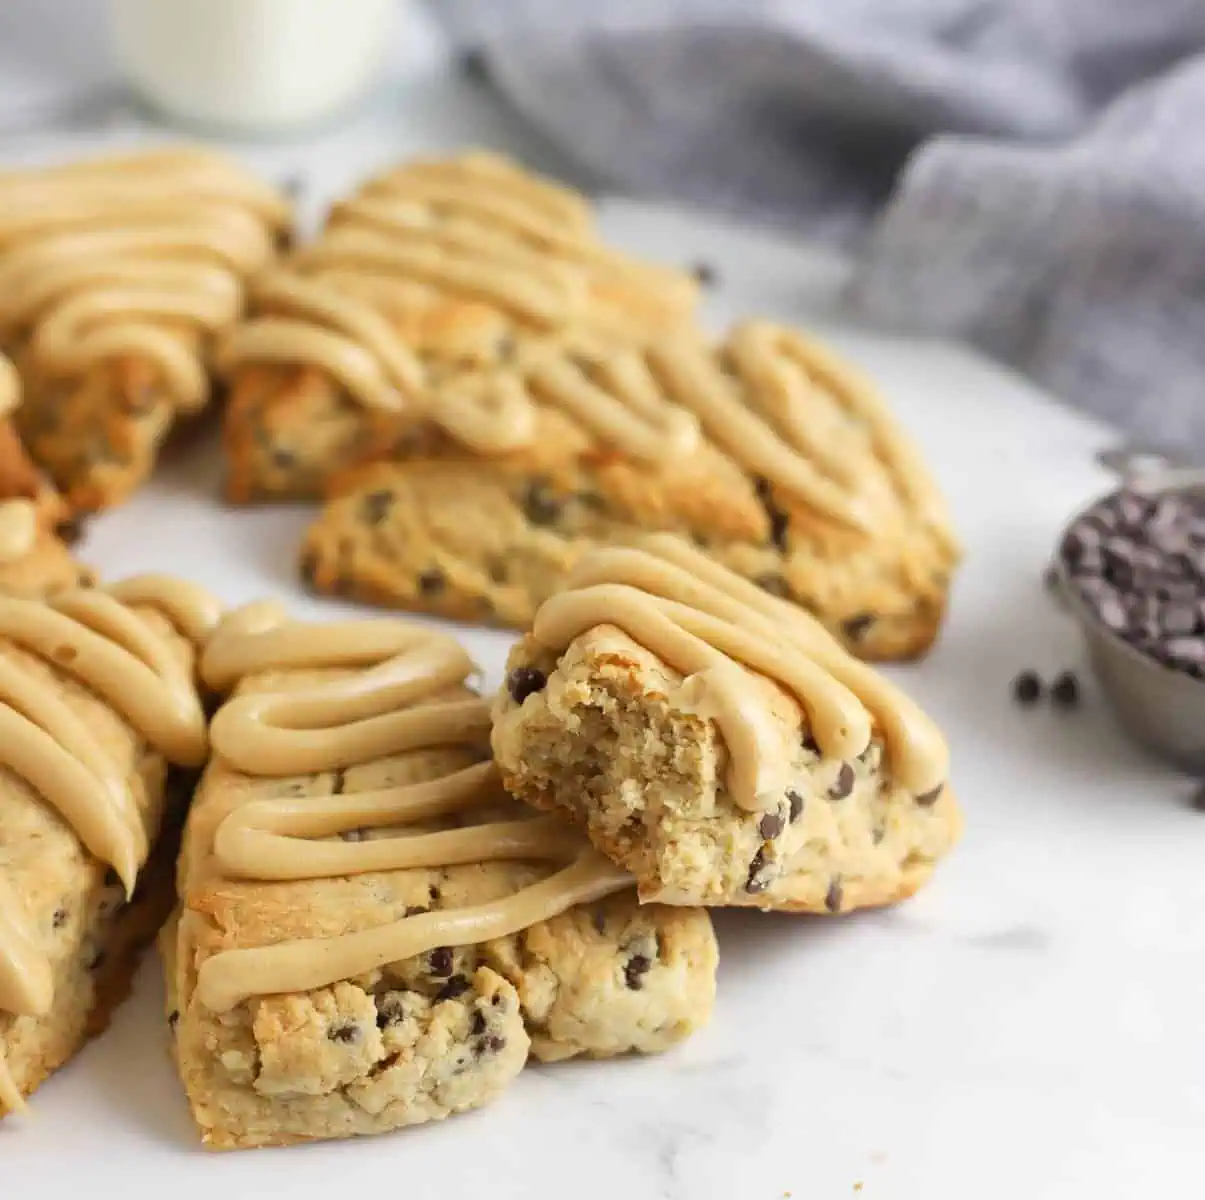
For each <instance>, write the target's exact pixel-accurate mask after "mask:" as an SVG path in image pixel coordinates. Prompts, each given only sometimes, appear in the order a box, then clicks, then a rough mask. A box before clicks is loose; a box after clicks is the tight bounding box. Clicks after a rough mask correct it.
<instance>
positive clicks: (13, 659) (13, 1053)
mask: <svg viewBox="0 0 1205 1200" xmlns="http://www.w3.org/2000/svg"><path fill="white" fill-rule="evenodd" d="M133 611H135V612H136V613H137V615H138V618H139V620H140V621H141V622H143V623H144V624H145V626H146V628H147V629H148V630H149V631H150V632H151V634H152V635H153V636H154V637H155V638H156V640H157V641H158V642H159V643H160V644H161V645H162V646H163V647H164V649H165V651H166V653H167V654H168V655H169V656H170V658H171V659H172V660H173V661H174V662H176V663H177V664H178V665H179V667H180V669H181V670H183V671H186V672H189V673H191V670H192V660H193V651H192V647H191V644H190V643H189V642H188V641H187V640H186V639H185V638H184V637H183V636H182V635H181V634H180V633H178V632H177V631H176V629H175V628H174V626H173V625H172V624H171V623H170V622H169V620H168V619H167V618H166V617H165V616H164V615H163V614H162V613H161V612H159V611H157V610H155V609H151V608H137V609H135V610H133ZM0 665H3V666H4V667H5V668H6V669H7V668H10V667H16V668H18V669H19V670H20V671H21V672H22V673H23V674H24V675H25V676H26V677H27V678H32V679H35V680H38V681H41V682H42V683H45V684H47V685H49V687H50V688H51V690H52V692H53V695H54V696H55V698H56V699H57V701H59V702H60V703H61V704H63V705H64V706H65V707H66V709H67V710H68V711H69V712H70V713H71V714H73V715H74V716H75V717H76V718H78V719H79V720H80V721H82V722H84V723H85V725H86V727H87V729H88V731H89V733H90V734H91V736H92V737H93V738H94V739H95V741H96V743H97V745H98V746H99V747H101V748H102V749H103V752H104V755H105V757H106V759H107V760H109V761H110V762H111V763H113V764H118V763H119V764H121V774H122V776H123V778H124V780H125V787H126V795H127V797H128V803H129V805H130V807H131V810H132V811H133V812H134V813H136V814H137V818H138V821H139V822H140V825H141V829H142V831H143V833H144V834H145V836H146V837H147V839H148V840H149V841H151V842H152V843H156V842H158V841H159V835H160V831H161V829H163V828H164V827H165V826H167V827H169V828H170V826H171V824H172V821H173V819H174V818H173V817H172V816H171V814H172V812H173V810H178V809H179V808H182V807H183V802H184V800H185V799H186V795H187V792H188V790H189V784H188V779H187V776H180V777H179V779H178V780H177V781H176V785H175V788H174V789H172V788H171V787H169V767H168V764H167V761H166V759H165V758H164V756H163V755H162V754H160V753H158V752H157V751H156V750H155V749H154V748H153V747H151V746H150V745H149V744H148V743H147V742H146V741H145V740H144V738H143V736H142V735H141V733H140V732H139V731H138V730H136V729H135V728H134V727H133V726H132V725H131V723H130V722H129V721H128V720H127V719H126V718H125V717H123V716H121V715H120V714H118V713H117V712H116V711H115V710H114V709H113V708H112V707H111V706H110V705H109V704H108V703H107V702H106V701H105V700H103V699H101V697H100V696H99V695H97V693H96V692H94V691H93V690H91V688H90V687H88V686H87V685H86V684H85V683H84V682H81V681H80V680H79V679H77V678H76V677H75V676H74V675H73V674H72V673H71V672H70V671H69V670H67V669H66V668H60V667H58V666H52V665H50V664H49V663H48V662H47V661H46V659H44V658H43V657H41V656H40V655H37V654H33V653H31V652H29V651H27V650H24V649H22V648H20V647H19V646H18V645H16V644H15V643H14V642H12V641H10V640H9V639H7V638H3V639H0ZM165 812H166V813H167V814H168V816H167V817H166V818H165ZM173 845H174V841H173V839H172V838H171V837H170V836H167V837H165V838H164V839H163V840H162V841H161V842H160V844H159V849H158V851H157V853H153V854H152V857H151V859H150V860H149V862H148V863H147V864H146V866H145V867H144V869H143V871H142V872H141V874H140V877H139V883H138V887H137V888H136V890H135V891H134V894H133V897H132V898H131V900H130V902H129V903H126V896H125V890H124V888H123V886H122V884H121V882H120V880H119V879H118V877H117V875H116V873H115V872H114V871H113V870H112V869H111V868H110V867H108V866H107V865H106V864H105V863H104V862H102V861H101V860H100V859H99V858H97V857H96V856H94V855H93V854H91V853H89V851H88V850H87V849H86V848H85V847H84V845H83V844H82V842H81V838H80V835H79V834H78V833H77V832H76V831H75V830H74V829H73V828H71V826H70V825H69V824H68V823H67V821H66V820H65V818H64V817H63V816H62V815H61V814H60V813H59V812H58V811H57V810H56V809H55V808H54V807H52V806H51V804H50V803H49V802H48V801H47V800H46V799H45V798H44V797H43V796H42V795H41V794H40V793H39V792H38V791H37V790H36V789H35V788H34V787H32V786H31V785H30V784H29V783H28V782H27V781H26V780H25V779H24V778H23V777H22V776H21V775H19V774H18V773H16V772H15V771H14V770H12V769H10V768H9V767H7V766H4V767H0V883H2V884H4V885H5V887H6V889H11V894H13V895H15V896H18V897H20V900H21V905H22V909H23V912H22V914H21V924H22V927H23V928H26V929H27V930H28V932H29V933H30V935H31V936H32V938H33V939H34V944H35V947H36V949H37V951H38V953H39V954H44V955H45V957H46V960H47V961H48V963H49V965H50V968H51V973H52V980H53V1002H52V1004H51V1006H50V1008H49V1009H48V1011H46V1012H45V1013H44V1014H42V1015H39V1016H33V1015H17V1014H14V1013H11V1012H5V1011H3V1010H2V1009H0V1056H2V1057H3V1068H4V1069H6V1070H7V1073H8V1075H9V1077H10V1078H11V1080H12V1082H13V1083H15V1085H16V1089H17V1092H18V1093H19V1094H20V1095H21V1096H29V1095H30V1094H31V1093H32V1092H33V1091H34V1090H35V1089H36V1088H37V1087H38V1086H39V1085H40V1084H41V1083H42V1082H43V1081H44V1080H45V1079H46V1078H47V1077H48V1076H49V1075H50V1074H51V1073H52V1072H54V1071H55V1070H57V1069H58V1068H59V1067H60V1066H62V1065H63V1064H64V1063H65V1062H66V1061H67V1060H68V1059H69V1058H70V1057H71V1056H72V1055H73V1054H74V1053H75V1052H76V1051H77V1050H78V1049H79V1048H80V1047H81V1046H82V1045H83V1043H84V1042H85V1041H86V1039H87V1038H89V1037H91V1036H94V1035H95V1034H97V1033H99V1032H100V1031H101V1030H102V1029H103V1028H104V1027H105V1025H106V1024H107V1022H108V1018H109V1015H110V1013H111V1012H112V1010H113V1008H114V1007H115V1006H116V1004H117V1003H119V1002H120V1000H121V999H122V998H123V997H124V995H125V993H126V991H127V989H128V985H129V981H130V978H131V975H132V973H133V969H134V966H135V965H136V963H137V958H138V953H139V951H140V950H141V949H142V947H143V946H144V945H146V944H147V943H148V942H149V941H150V940H151V938H153V936H154V934H155V932H156V930H157V929H158V927H159V924H160V923H161V922H162V920H163V919H164V917H165V916H166V915H167V912H168V910H169V909H170V906H171V897H172V887H171V866H172V863H173V861H174V852H173ZM6 915H10V916H11V914H6ZM7 1112H8V1109H7V1108H6V1107H5V1104H4V1102H3V1099H2V1098H0V1116H3V1115H5V1114H6V1113H7Z"/></svg>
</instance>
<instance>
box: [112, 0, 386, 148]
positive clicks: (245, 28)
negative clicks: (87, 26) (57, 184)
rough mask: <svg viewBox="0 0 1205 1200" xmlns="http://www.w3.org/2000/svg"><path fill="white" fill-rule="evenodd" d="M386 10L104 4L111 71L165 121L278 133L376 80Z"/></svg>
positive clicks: (293, 1)
mask: <svg viewBox="0 0 1205 1200" xmlns="http://www.w3.org/2000/svg"><path fill="white" fill-rule="evenodd" d="M394 2H395V0H110V5H111V11H112V28H113V37H114V42H115V46H116V50H117V54H118V58H119V61H120V63H121V65H122V67H123V68H124V70H125V72H126V75H127V76H128V78H129V80H130V82H131V83H132V84H133V85H134V87H135V88H137V90H138V91H139V92H140V93H141V94H142V95H143V96H144V97H145V99H146V100H148V101H149V102H150V103H151V104H152V105H154V106H155V107H156V108H158V109H159V110H160V111H161V112H163V113H165V114H166V115H168V116H169V117H173V118H176V119H178V120H182V121H185V122H187V123H189V124H194V125H204V126H208V127H210V128H213V129H215V130H226V131H229V132H232V133H241V134H251V135H255V134H262V135H270V134H274V133H282V132H287V131H288V130H289V129H290V128H299V127H302V126H305V125H308V124H311V123H314V122H318V121H321V120H322V119H323V118H324V117H327V116H330V115H332V114H334V113H337V112H338V111H339V110H340V109H345V108H348V107H350V106H351V105H352V104H354V103H355V101H356V100H358V99H359V98H360V97H361V96H363V95H364V93H365V92H366V91H367V90H368V88H369V87H370V86H371V84H372V83H373V82H374V81H375V80H376V78H377V76H378V75H379V73H380V69H381V67H382V65H383V62H384V57H385V50H386V49H387V47H388V44H389V38H390V34H391V33H392V19H393V15H394V13H393V9H394Z"/></svg>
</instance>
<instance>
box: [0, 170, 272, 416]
mask: <svg viewBox="0 0 1205 1200" xmlns="http://www.w3.org/2000/svg"><path fill="white" fill-rule="evenodd" d="M287 223H288V210H287V208H286V206H285V205H284V202H283V201H282V200H281V199H280V198H279V197H278V196H277V195H276V194H275V192H273V191H272V189H270V188H269V187H267V185H265V184H263V183H260V182H259V181H257V180H255V179H254V178H253V177H251V176H250V175H248V174H246V173H245V172H243V171H242V170H241V169H240V168H239V167H237V166H236V165H235V164H234V163H233V162H230V161H228V160H226V159H224V158H222V157H220V156H218V155H215V154H210V153H208V152H205V151H201V150H179V151H170V152H163V151H161V152H152V153H147V154H143V155H134V156H130V157H126V158H116V159H99V160H97V161H95V162H89V163H84V164H79V165H76V166H72V167H59V168H50V169H46V170H38V171H26V172H12V173H5V174H0V338H3V340H4V341H6V342H10V343H11V342H17V341H19V342H27V343H28V347H29V349H28V356H29V362H30V367H31V369H34V370H36V371H37V372H39V373H40V374H42V375H44V376H46V377H49V378H54V377H61V376H65V375H76V374H79V373H81V372H84V371H86V370H88V369H89V368H90V367H91V366H93V365H94V364H96V363H97V362H100V361H102V360H106V359H110V358H112V357H114V356H119V355H131V356H137V357H139V358H143V359H147V360H149V361H151V362H153V363H154V364H155V365H156V367H157V368H158V371H159V373H160V375H161V377H162V381H163V386H164V387H165V389H166V390H167V392H168V394H169V395H170V396H171V397H172V400H173V401H174V403H176V404H177V405H178V406H179V407H180V408H182V409H195V408H197V407H199V406H200V405H202V404H203V403H204V402H205V400H206V398H207V395H208V389H209V381H208V377H207V373H206V368H205V364H204V363H203V362H202V361H201V358H200V356H199V354H198V352H197V350H196V349H195V346H194V335H195V334H196V333H200V334H202V335H211V334H213V333H216V332H217V331H219V330H220V329H223V328H225V327H227V326H229V325H231V324H232V323H233V322H234V321H235V320H236V318H237V317H238V315H239V313H240V312H241V310H242V304H243V288H242V280H243V279H244V278H245V277H246V276H248V275H250V274H251V273H253V272H255V271H257V270H259V269H260V268H261V267H262V266H263V265H264V264H265V263H266V262H267V261H268V260H269V259H270V258H271V257H272V256H273V255H274V253H275V242H276V238H277V236H278V234H279V233H280V232H281V230H283V229H284V228H285V227H286V226H287Z"/></svg>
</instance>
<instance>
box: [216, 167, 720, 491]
mask: <svg viewBox="0 0 1205 1200" xmlns="http://www.w3.org/2000/svg"><path fill="white" fill-rule="evenodd" d="M696 302H697V287H696V285H695V283H694V281H693V280H692V279H691V278H690V277H689V276H688V275H687V274H686V273H684V272H681V271H675V270H669V269H665V268H661V267H656V266H652V265H650V264H645V263H640V262H637V261H635V260H632V259H629V258H627V257H626V256H624V255H622V254H620V253H618V252H616V251H614V250H612V249H610V248H609V247H607V246H605V245H604V244H603V243H602V242H601V241H600V240H599V238H598V236H597V234H596V232H595V230H594V221H593V214H592V212H591V210H590V206H589V204H588V202H587V201H586V199H585V198H584V197H582V196H579V195H577V194H576V193H575V192H573V191H571V190H570V189H568V188H565V187H563V186H560V185H558V184H554V183H553V182H552V181H550V180H547V179H542V178H540V177H539V176H536V175H533V174H530V173H528V172H526V171H524V170H522V168H520V167H518V166H517V165H515V164H514V163H511V162H509V161H508V160H506V159H504V158H502V157H500V156H498V155H494V154H486V153H482V152H468V153H466V154H461V155H457V156H454V157H451V158H447V159H419V160H414V161H411V162H409V163H405V164H403V165H401V166H399V167H397V168H394V169H393V170H391V171H388V172H386V173H384V174H382V175H379V176H377V177H375V178H373V179H370V180H369V181H368V182H366V183H365V184H363V185H362V186H361V187H360V188H359V189H357V191H356V192H355V193H354V194H352V195H351V196H349V197H348V198H347V199H346V200H345V201H343V202H342V203H340V204H337V205H336V206H335V207H334V208H333V209H332V212H331V214H330V216H329V218H328V220H327V222H326V225H325V228H324V231H323V234H322V236H321V237H320V238H319V240H318V241H317V242H316V243H315V244H314V245H311V246H308V247H305V248H303V249H302V250H300V251H298V252H297V253H295V254H294V255H292V256H291V257H290V258H289V259H287V260H286V261H285V262H284V263H283V264H282V266H281V269H280V270H278V271H276V272H274V273H272V274H271V275H270V276H269V277H267V278H265V279H263V280H261V281H260V285H259V287H258V288H257V298H256V304H255V307H254V310H253V313H252V316H251V317H250V318H249V319H248V320H247V321H246V322H244V324H243V325H242V326H241V327H240V328H238V329H236V330H233V331H232V332H231V333H230V334H229V335H228V336H227V337H226V338H224V339H223V345H222V350H221V353H220V355H219V361H220V363H221V365H222V367H223V370H224V372H225V374H226V375H227V377H228V379H229V384H230V402H229V405H228V407H227V410H226V419H225V437H226V450H227V455H228V460H229V474H228V481H227V493H228V495H229V496H230V498H231V499H232V500H235V501H238V502H244V503H245V502H248V501H252V500H260V499H280V498H292V499H301V498H314V497H317V496H320V495H321V494H322V492H323V491H324V487H325V484H326V481H327V480H329V479H330V478H331V477H332V476H334V475H336V474H338V473H339V472H341V471H344V470H347V469H349V468H352V467H355V466H357V465H361V464H363V463H366V462H372V461H377V460H381V459H385V458H389V457H391V456H394V455H395V454H397V453H399V452H402V451H404V450H406V449H407V447H408V439H409V437H410V433H411V427H412V426H413V424H414V421H415V417H416V416H417V415H418V412H419V410H421V409H422V408H423V407H424V405H425V404H426V403H427V401H428V398H430V399H431V400H433V401H437V400H438V397H439V395H440V394H441V393H442V392H443V390H444V389H445V388H446V387H447V386H448V385H449V384H450V383H451V382H453V381H454V380H455V379H456V378H457V377H459V376H461V375H462V374H464V373H470V374H471V373H473V372H476V371H479V370H482V369H489V368H492V367H494V366H497V365H498V364H503V363H506V362H508V361H510V360H511V359H512V358H513V357H514V356H515V355H516V354H517V353H526V352H528V351H530V350H531V349H533V348H535V347H538V346H555V345H561V344H565V343H569V344H574V345H577V344H590V345H593V344H612V343H623V342H628V341H632V340H641V339H643V338H647V337H649V336H652V335H655V334H657V333H659V332H664V331H668V330H671V329H680V328H684V327H686V326H688V325H689V322H690V320H691V318H692V316H693V312H694V308H695V305H696ZM365 328H367V329H368V330H369V331H370V333H369V334H368V335H365V334H364V330H365ZM372 330H375V331H376V333H377V334H378V335H379V336H380V337H381V338H382V339H383V340H385V341H386V342H388V343H391V344H392V345H391V348H390V349H389V352H388V353H382V354H374V352H373V351H372V350H370V349H367V348H366V347H368V344H369V343H368V341H366V336H368V337H371V331H372Z"/></svg>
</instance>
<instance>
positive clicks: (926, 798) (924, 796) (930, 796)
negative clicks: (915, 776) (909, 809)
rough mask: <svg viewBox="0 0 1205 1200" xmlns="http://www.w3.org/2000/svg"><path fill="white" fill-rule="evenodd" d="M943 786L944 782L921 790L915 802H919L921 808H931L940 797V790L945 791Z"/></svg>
mask: <svg viewBox="0 0 1205 1200" xmlns="http://www.w3.org/2000/svg"><path fill="white" fill-rule="evenodd" d="M945 788H946V785H945V784H944V783H939V784H938V785H937V786H936V787H935V788H933V789H931V790H930V791H927V792H921V794H920V795H919V796H917V798H916V802H917V804H919V805H920V806H921V808H931V807H932V806H933V805H934V804H936V803H937V801H938V800H939V799H940V797H941V794H942V792H944V791H945Z"/></svg>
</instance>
